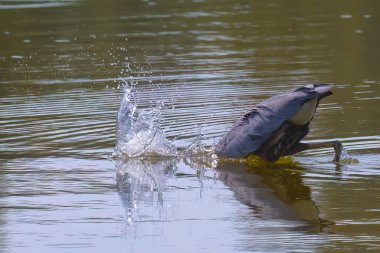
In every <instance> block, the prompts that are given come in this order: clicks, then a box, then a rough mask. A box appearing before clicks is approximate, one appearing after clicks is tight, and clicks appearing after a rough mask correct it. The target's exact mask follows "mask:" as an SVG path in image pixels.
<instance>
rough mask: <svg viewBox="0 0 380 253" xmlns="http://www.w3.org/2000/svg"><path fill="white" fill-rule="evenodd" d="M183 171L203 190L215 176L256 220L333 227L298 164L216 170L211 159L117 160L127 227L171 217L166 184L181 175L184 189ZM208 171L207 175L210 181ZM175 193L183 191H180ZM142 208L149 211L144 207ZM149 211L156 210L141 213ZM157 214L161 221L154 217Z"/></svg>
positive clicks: (221, 164)
mask: <svg viewBox="0 0 380 253" xmlns="http://www.w3.org/2000/svg"><path fill="white" fill-rule="evenodd" d="M179 164H181V166H179ZM182 167H187V168H182ZM212 167H216V168H215V169H212ZM182 170H186V173H187V174H189V171H190V173H193V175H190V176H191V177H198V180H199V182H200V184H199V185H197V186H194V187H199V189H200V191H201V190H202V186H203V181H204V180H210V176H209V175H212V176H211V179H212V180H215V178H217V179H219V180H220V181H221V182H223V184H225V185H226V186H227V187H228V188H229V189H230V190H232V191H233V192H234V194H235V196H236V198H237V199H238V200H239V201H240V202H242V203H244V204H246V205H248V206H249V207H251V208H252V210H253V212H252V213H253V215H254V216H255V217H256V218H259V219H268V220H271V219H284V220H295V221H304V225H302V228H303V229H307V230H309V231H321V230H322V229H323V228H324V227H326V225H329V224H331V223H330V222H327V221H324V220H322V219H321V218H320V217H319V211H318V208H317V206H316V205H315V203H314V202H313V200H312V198H311V190H310V188H309V187H308V186H307V185H305V184H304V182H303V179H302V170H303V168H302V167H300V166H298V165H296V164H294V163H293V164H287V165H285V164H280V165H275V166H272V165H266V166H264V165H262V164H260V165H258V166H255V165H254V164H250V165H249V166H248V165H247V164H246V163H245V162H241V161H237V160H235V161H233V160H222V161H218V163H217V165H216V164H215V161H213V160H212V159H210V157H205V158H204V159H202V158H200V157H189V158H186V159H183V160H151V159H146V158H144V159H129V160H126V161H116V172H117V185H118V191H119V195H120V197H121V200H122V202H123V205H124V207H125V209H126V212H127V216H128V217H127V218H128V223H133V222H134V221H136V220H140V221H141V220H143V219H147V218H148V216H150V217H149V219H157V220H163V219H165V217H160V215H161V214H160V210H161V213H165V215H167V213H168V210H165V203H164V199H165V198H163V194H164V193H165V190H167V182H168V180H169V179H170V178H173V177H176V174H177V180H176V181H177V182H176V184H177V185H179V186H180V185H181V182H179V181H180V180H181V179H182V178H180V177H181V176H180V175H183V171H182ZM205 171H208V172H206V176H205ZM210 171H212V173H209V172H210ZM215 175H216V176H215ZM169 187H170V185H169ZM174 188H176V189H174V190H177V191H180V190H181V188H180V187H174ZM171 204H173V203H167V206H170V205H171ZM195 204H199V203H195ZM141 205H143V206H144V208H140V206H141ZM149 207H150V208H152V210H154V211H152V210H151V211H150V212H149V211H147V210H142V209H146V208H148V209H149ZM169 211H170V210H169ZM153 213H154V214H153ZM152 215H158V216H156V217H151V216H152Z"/></svg>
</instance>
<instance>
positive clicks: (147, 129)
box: [114, 85, 177, 157]
mask: <svg viewBox="0 0 380 253" xmlns="http://www.w3.org/2000/svg"><path fill="white" fill-rule="evenodd" d="M135 94H136V91H135V87H134V85H126V86H125V87H124V95H123V98H122V100H121V103H120V108H119V112H118V117H117V126H116V148H115V152H114V156H115V157H125V156H127V157H140V156H176V155H177V149H176V147H175V146H174V145H173V143H172V142H171V141H170V140H168V139H166V138H165V134H164V132H163V131H162V129H161V125H160V121H161V107H162V103H158V105H157V106H156V107H155V108H152V109H147V110H139V109H138V108H137V106H136V104H135V103H134V102H133V100H134V99H133V97H134V96H135Z"/></svg>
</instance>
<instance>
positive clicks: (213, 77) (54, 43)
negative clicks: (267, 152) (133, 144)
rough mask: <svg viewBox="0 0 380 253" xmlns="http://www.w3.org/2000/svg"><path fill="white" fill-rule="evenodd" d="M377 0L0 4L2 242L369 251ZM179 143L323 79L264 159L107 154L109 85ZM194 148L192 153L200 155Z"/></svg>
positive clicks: (377, 218) (112, 108)
mask: <svg viewBox="0 0 380 253" xmlns="http://www.w3.org/2000/svg"><path fill="white" fill-rule="evenodd" d="M379 9H380V2H379V1H375V0H374V1H368V0H366V1H333V2H332V1H327V2H314V1H309V2H299V1H286V2H285V1H279V0H278V1H273V0H271V1H248V0H247V1H235V0H226V1H202V0H200V1H184V0H179V1H177V0H176V1H154V0H146V1H145V0H144V1H143V0H141V1H140V0H139V1H137V0H128V1H122V0H110V1H107V3H105V1H100V0H91V1H90V0H87V1H86V0H83V1H80V0H77V1H75V0H66V1H55V0H46V1H40V0H28V1H3V0H0V98H1V100H0V140H1V141H0V252H26V251H32V252H65V251H70V252H72V251H74V252H78V251H81V252H89V251H91V252H105V251H107V252H108V251H114V252H152V251H155V252H276V251H277V252H348V251H352V252H363V251H365V250H366V251H368V252H371V251H372V252H378V250H379V247H380V165H379V164H380V163H379V162H380V154H379V152H380V134H379V126H380V117H379V111H378V108H379V107H380V72H379V70H378V66H379V65H380V47H379V45H380V33H379V24H380V13H379V11H378V10H379ZM127 81H128V82H130V83H134V84H135V85H136V88H137V90H138V92H137V97H138V107H139V108H141V109H142V110H143V109H144V108H145V109H147V108H152V107H155V106H157V104H162V103H164V108H163V109H162V111H161V118H160V119H161V122H160V123H161V127H162V130H163V131H164V132H165V135H166V138H167V139H169V140H171V141H172V142H173V143H174V145H175V146H176V147H177V149H178V150H180V151H181V150H184V149H185V148H186V147H188V146H189V145H191V144H192V143H194V141H196V142H197V141H201V142H202V144H203V145H205V146H206V147H210V146H211V145H212V144H213V143H214V142H215V141H216V140H217V139H218V138H219V137H221V136H222V135H223V133H225V131H226V130H227V129H228V127H229V126H230V125H231V123H233V122H234V121H235V120H236V119H237V118H239V117H240V116H241V115H242V114H243V113H245V112H246V111H247V110H248V109H249V108H251V107H252V106H253V105H254V104H256V103H258V102H259V101H261V100H262V99H265V98H268V97H270V96H272V95H274V94H277V93H279V92H282V91H285V90H288V89H291V88H294V87H296V86H299V85H303V84H305V83H326V82H327V83H333V84H334V86H335V89H334V95H333V96H330V97H328V98H326V99H325V100H324V101H323V103H322V104H321V105H320V107H319V109H318V111H317V114H316V116H315V118H314V121H313V122H312V125H311V132H310V134H309V135H308V137H307V139H309V140H313V141H324V140H335V139H339V140H341V141H342V143H343V145H344V146H345V147H346V148H347V150H348V151H349V153H350V154H351V155H352V157H353V158H355V159H357V160H359V163H354V164H347V165H335V164H333V163H331V162H330V161H331V159H332V157H333V151H332V150H331V149H320V150H314V151H312V152H304V153H301V154H298V155H296V156H295V160H296V163H295V164H292V165H289V164H287V165H278V166H275V167H274V168H273V167H265V166H259V165H255V164H253V165H251V166H248V165H247V164H245V163H242V162H238V161H234V162H219V163H218V164H214V163H212V162H211V163H210V161H208V160H207V158H199V157H185V158H181V159H179V158H178V159H163V158H162V159H157V158H155V159H153V158H142V157H140V158H136V159H118V160H112V159H110V156H111V154H112V152H113V151H114V147H115V139H116V138H115V125H116V119H117V110H118V107H119V104H120V99H121V97H122V95H123V88H122V84H124V83H126V82H127ZM204 159H206V160H204Z"/></svg>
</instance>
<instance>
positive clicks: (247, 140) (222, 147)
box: [214, 84, 332, 158]
mask: <svg viewBox="0 0 380 253" xmlns="http://www.w3.org/2000/svg"><path fill="white" fill-rule="evenodd" d="M331 88H332V86H331V85H328V84H315V85H312V84H311V85H306V86H303V87H301V88H298V89H295V90H292V91H289V92H285V93H283V94H280V95H277V96H273V97H271V98H268V99H266V100H264V101H262V102H261V103H260V104H258V105H257V106H255V107H254V108H253V109H252V110H250V111H249V112H248V113H246V114H245V115H244V116H243V117H242V118H240V119H239V120H237V121H236V122H235V123H234V124H233V126H232V128H231V129H230V131H229V132H228V133H227V134H225V135H224V136H223V137H222V139H221V140H220V141H219V142H218V143H217V145H216V146H215V149H214V151H215V153H216V154H218V155H221V156H225V157H236V158H243V157H246V156H248V155H249V154H251V153H253V152H255V151H256V150H258V149H259V148H260V146H261V145H262V144H263V143H264V142H265V141H266V140H267V139H268V138H270V137H271V135H272V133H274V132H275V131H276V130H277V129H278V128H279V127H280V126H281V125H282V124H283V123H284V122H285V121H286V120H289V119H290V118H292V117H293V116H294V115H295V114H296V113H297V112H298V111H299V110H300V109H301V108H302V105H303V104H305V103H306V102H307V101H310V100H311V99H313V98H318V101H319V100H320V99H321V98H323V97H324V96H327V95H329V94H331Z"/></svg>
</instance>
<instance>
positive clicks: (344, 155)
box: [338, 145, 359, 165]
mask: <svg viewBox="0 0 380 253" xmlns="http://www.w3.org/2000/svg"><path fill="white" fill-rule="evenodd" d="M338 155H339V161H338V164H340V165H345V164H356V163H359V160H357V159H355V158H352V156H351V155H350V154H349V153H348V151H347V149H345V147H344V146H343V145H342V148H341V150H340V152H339V154H338Z"/></svg>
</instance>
